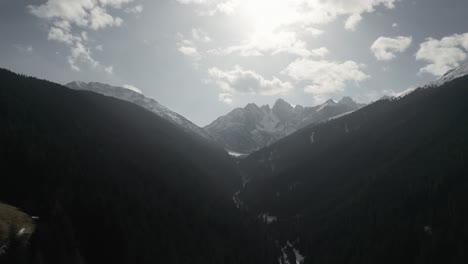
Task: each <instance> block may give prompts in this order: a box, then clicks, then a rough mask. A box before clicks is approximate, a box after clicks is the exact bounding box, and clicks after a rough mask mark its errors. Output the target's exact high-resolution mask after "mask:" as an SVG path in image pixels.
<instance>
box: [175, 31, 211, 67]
mask: <svg viewBox="0 0 468 264" xmlns="http://www.w3.org/2000/svg"><path fill="white" fill-rule="evenodd" d="M177 35H178V38H179V39H180V40H179V41H178V42H177V46H178V48H177V50H178V51H179V52H180V53H182V54H184V55H185V56H189V57H192V58H193V59H195V60H200V59H201V58H202V54H201V53H200V52H199V50H198V47H197V46H198V44H200V43H209V42H211V41H212V40H211V38H210V36H209V35H208V33H206V32H205V31H203V30H202V29H201V28H192V30H191V32H190V37H189V38H186V37H185V36H184V34H182V33H178V34H177Z"/></svg>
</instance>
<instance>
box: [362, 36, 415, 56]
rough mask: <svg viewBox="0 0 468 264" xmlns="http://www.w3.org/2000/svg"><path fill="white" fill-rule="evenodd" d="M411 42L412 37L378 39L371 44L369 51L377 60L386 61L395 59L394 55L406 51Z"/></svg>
mask: <svg viewBox="0 0 468 264" xmlns="http://www.w3.org/2000/svg"><path fill="white" fill-rule="evenodd" d="M412 41H413V38H412V37H404V36H399V37H396V38H387V37H380V38H378V39H377V40H376V41H375V42H374V44H372V46H371V48H370V49H371V51H372V53H374V56H375V57H376V58H377V60H381V61H388V60H392V59H394V58H395V56H396V55H395V53H401V52H404V51H405V50H406V49H408V47H409V46H410V45H411V42H412Z"/></svg>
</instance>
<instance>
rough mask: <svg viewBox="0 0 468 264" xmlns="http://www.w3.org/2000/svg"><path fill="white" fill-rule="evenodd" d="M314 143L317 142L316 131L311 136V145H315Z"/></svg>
mask: <svg viewBox="0 0 468 264" xmlns="http://www.w3.org/2000/svg"><path fill="white" fill-rule="evenodd" d="M314 142H315V131H313V132H312V134H311V135H310V143H311V144H314Z"/></svg>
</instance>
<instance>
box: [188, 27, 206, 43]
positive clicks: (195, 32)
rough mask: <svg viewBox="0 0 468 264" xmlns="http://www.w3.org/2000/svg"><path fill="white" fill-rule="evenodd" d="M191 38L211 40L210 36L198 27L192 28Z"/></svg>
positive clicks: (203, 40) (201, 40) (204, 40)
mask: <svg viewBox="0 0 468 264" xmlns="http://www.w3.org/2000/svg"><path fill="white" fill-rule="evenodd" d="M192 38H193V39H194V40H195V41H200V42H211V38H210V36H208V34H207V33H206V32H205V31H203V30H202V29H200V28H192Z"/></svg>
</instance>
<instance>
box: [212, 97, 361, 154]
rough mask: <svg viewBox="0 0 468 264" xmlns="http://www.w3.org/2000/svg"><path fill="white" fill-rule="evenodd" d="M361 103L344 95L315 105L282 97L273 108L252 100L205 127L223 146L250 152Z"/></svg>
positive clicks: (241, 151)
mask: <svg viewBox="0 0 468 264" xmlns="http://www.w3.org/2000/svg"><path fill="white" fill-rule="evenodd" d="M362 106H363V105H361V104H358V103H356V102H354V101H353V99H351V98H350V97H344V98H343V99H341V100H340V101H339V102H335V101H333V100H328V101H327V102H325V103H324V104H322V105H318V106H315V107H303V106H300V105H297V106H295V107H293V106H291V104H289V103H287V102H286V101H284V100H283V99H278V100H277V101H276V103H275V104H274V105H273V107H272V108H270V106H269V105H264V106H261V107H259V106H257V105H256V104H252V103H251V104H248V105H247V106H245V107H244V108H236V109H234V110H233V111H231V112H230V113H229V114H227V115H225V116H222V117H220V118H218V119H217V120H216V121H214V122H213V123H211V124H210V125H208V126H206V127H205V128H204V129H205V131H206V132H208V134H209V135H210V136H211V137H212V138H213V139H214V140H215V141H216V142H218V143H219V144H221V145H222V146H223V147H224V148H225V149H227V150H229V151H234V152H238V153H251V152H253V151H255V150H258V149H260V148H263V147H265V146H268V145H270V144H272V143H274V142H276V141H277V140H279V139H281V138H283V137H285V136H288V135H290V134H292V133H293V132H295V131H297V130H298V129H300V128H302V127H305V126H307V125H309V124H313V123H318V122H322V121H326V120H328V119H330V118H333V117H335V116H338V115H341V114H344V113H348V112H351V111H355V110H357V109H359V108H361V107H362Z"/></svg>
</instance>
